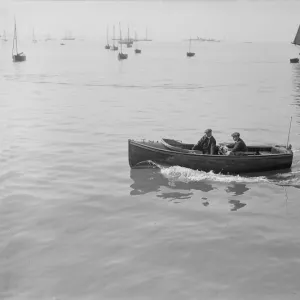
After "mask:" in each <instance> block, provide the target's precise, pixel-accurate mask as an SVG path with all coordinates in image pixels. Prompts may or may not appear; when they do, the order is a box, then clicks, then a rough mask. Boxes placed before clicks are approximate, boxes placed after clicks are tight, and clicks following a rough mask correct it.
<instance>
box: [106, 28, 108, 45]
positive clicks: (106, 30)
mask: <svg viewBox="0 0 300 300" xmlns="http://www.w3.org/2000/svg"><path fill="white" fill-rule="evenodd" d="M106 42H107V45H108V26H106Z"/></svg>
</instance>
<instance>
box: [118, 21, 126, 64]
mask: <svg viewBox="0 0 300 300" xmlns="http://www.w3.org/2000/svg"><path fill="white" fill-rule="evenodd" d="M119 27H120V41H122V31H121V25H120V23H119ZM120 45H121V46H120V47H121V52H119V54H118V59H119V60H123V59H127V58H128V54H126V53H123V52H122V43H121V44H120Z"/></svg>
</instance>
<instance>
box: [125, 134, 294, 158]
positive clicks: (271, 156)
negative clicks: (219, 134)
mask: <svg viewBox="0 0 300 300" xmlns="http://www.w3.org/2000/svg"><path fill="white" fill-rule="evenodd" d="M128 142H129V143H133V144H136V145H137V146H139V147H141V148H146V149H150V150H155V151H156V152H163V153H170V154H181V155H188V156H193V157H205V158H207V157H209V158H217V159H230V160H232V159H251V160H253V159H254V160H259V159H261V158H270V159H271V158H281V157H282V158H283V157H293V152H292V151H291V150H287V151H291V153H270V154H260V155H244V156H243V155H215V154H214V155H212V154H202V153H190V152H181V151H174V150H170V149H161V148H156V147H153V146H150V145H145V144H143V142H138V141H135V140H132V139H129V140H128ZM153 143H155V142H153ZM158 143H159V142H158ZM161 144H162V143H161ZM162 145H163V144H162ZM271 147H272V146H271Z"/></svg>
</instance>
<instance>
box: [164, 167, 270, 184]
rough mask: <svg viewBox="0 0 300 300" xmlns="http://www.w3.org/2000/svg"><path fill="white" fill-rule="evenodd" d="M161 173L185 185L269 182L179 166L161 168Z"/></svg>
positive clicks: (263, 179)
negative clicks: (202, 182) (215, 182)
mask: <svg viewBox="0 0 300 300" xmlns="http://www.w3.org/2000/svg"><path fill="white" fill-rule="evenodd" d="M161 173H162V175H163V176H164V177H166V178H167V179H169V180H172V181H181V182H185V183H189V182H197V181H202V180H210V181H217V182H244V183H256V182H269V180H268V179H267V178H266V177H265V176H258V177H243V176H240V175H224V174H215V173H213V172H212V171H210V172H208V173H207V172H204V171H195V170H192V169H188V168H183V167H179V166H172V167H168V168H164V167H162V168H161Z"/></svg>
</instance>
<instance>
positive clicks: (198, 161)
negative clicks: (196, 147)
mask: <svg viewBox="0 0 300 300" xmlns="http://www.w3.org/2000/svg"><path fill="white" fill-rule="evenodd" d="M128 156H129V165H130V167H131V168H140V167H141V166H142V165H143V162H147V161H153V162H155V163H157V164H162V165H169V166H174V165H176V166H181V167H185V168H190V169H194V170H199V171H200V170H201V171H206V172H209V171H213V172H216V173H223V174H241V173H257V172H265V171H272V170H279V169H289V168H290V167H291V165H292V161H293V152H292V151H291V150H286V153H285V154H269V155H257V156H256V155H253V156H234V155H232V156H231V155H229V156H224V155H204V154H197V153H186V152H181V151H172V150H169V149H167V148H166V147H165V146H164V145H163V144H162V143H161V142H151V141H147V142H146V141H142V142H140V141H134V140H128Z"/></svg>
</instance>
